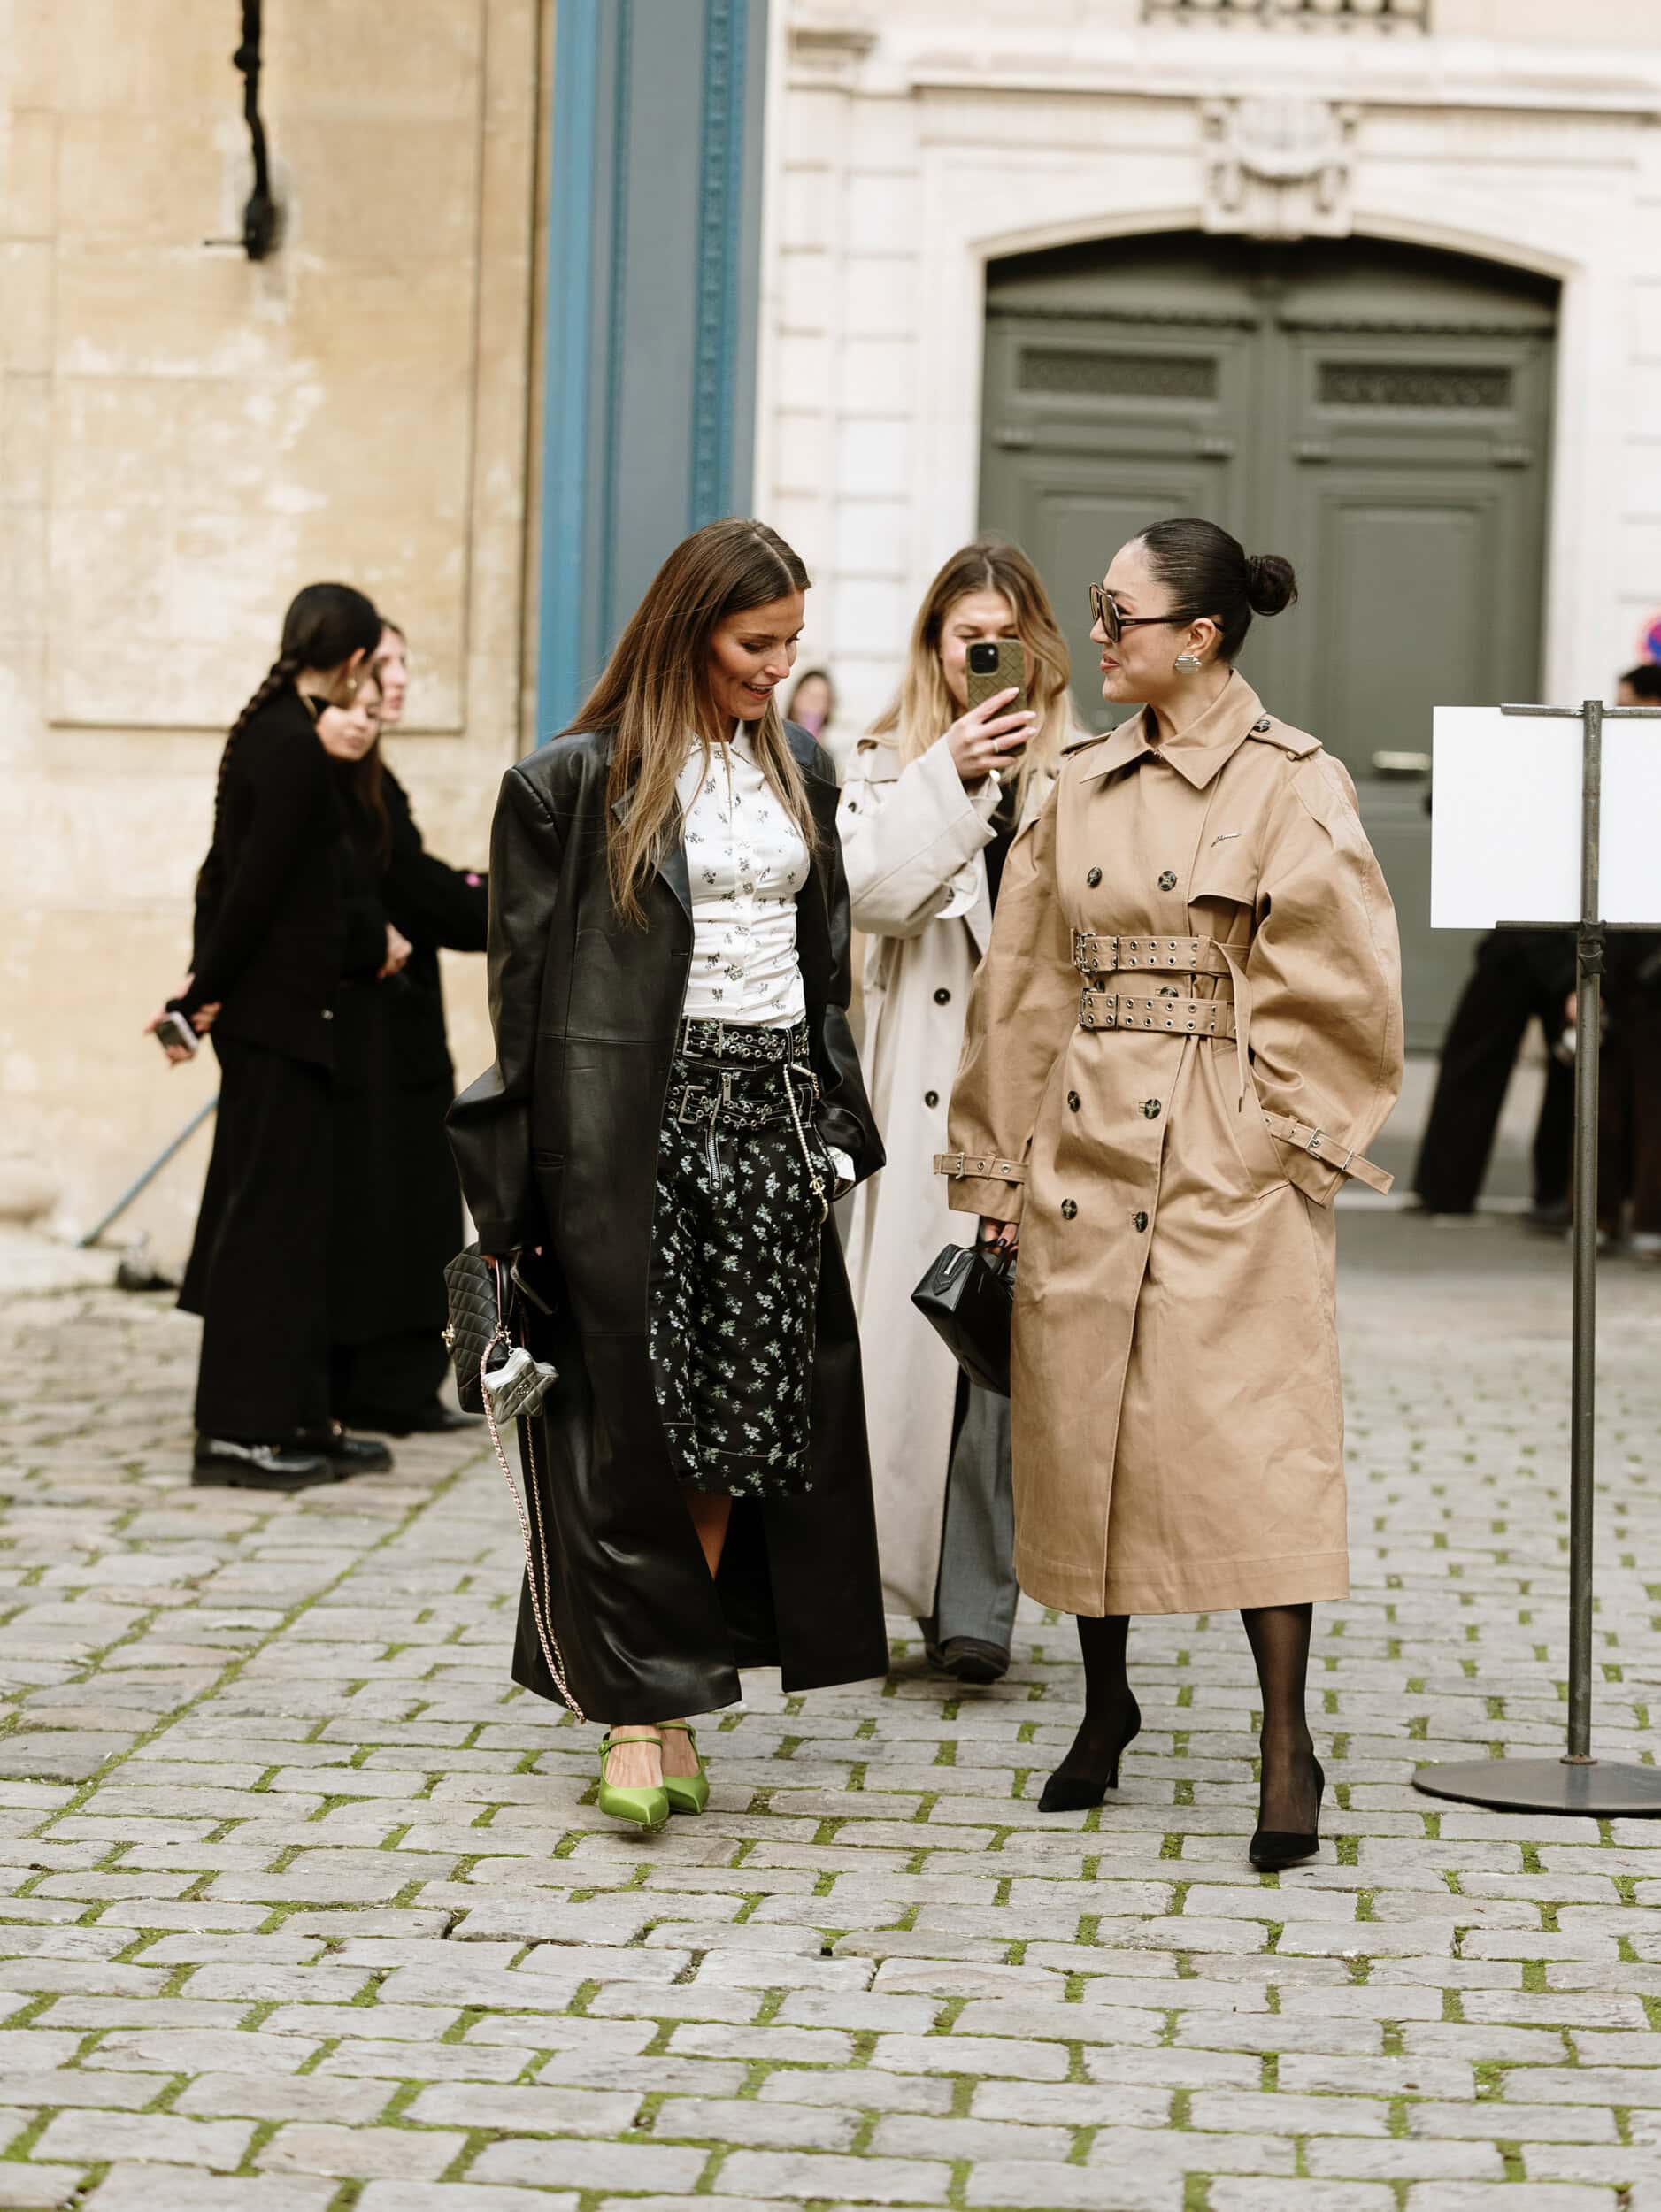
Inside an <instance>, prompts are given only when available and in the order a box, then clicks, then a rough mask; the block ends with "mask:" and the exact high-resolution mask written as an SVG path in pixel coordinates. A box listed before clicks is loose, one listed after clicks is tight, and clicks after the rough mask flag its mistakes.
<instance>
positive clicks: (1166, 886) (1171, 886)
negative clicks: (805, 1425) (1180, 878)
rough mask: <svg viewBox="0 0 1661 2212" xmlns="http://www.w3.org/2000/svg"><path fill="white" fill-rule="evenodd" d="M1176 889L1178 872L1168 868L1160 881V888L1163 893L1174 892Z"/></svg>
mask: <svg viewBox="0 0 1661 2212" xmlns="http://www.w3.org/2000/svg"><path fill="white" fill-rule="evenodd" d="M1176 887H1177V879H1176V871H1175V870H1174V869H1173V868H1167V869H1166V870H1165V873H1164V875H1162V876H1161V877H1160V879H1159V888H1160V889H1161V890H1162V891H1174V890H1175V889H1176Z"/></svg>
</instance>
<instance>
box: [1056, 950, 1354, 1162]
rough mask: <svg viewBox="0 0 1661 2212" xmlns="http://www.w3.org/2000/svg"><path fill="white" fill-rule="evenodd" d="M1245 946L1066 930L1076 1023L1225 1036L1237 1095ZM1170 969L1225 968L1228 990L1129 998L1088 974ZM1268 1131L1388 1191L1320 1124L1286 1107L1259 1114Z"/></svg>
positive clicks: (1243, 1085)
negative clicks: (1076, 976)
mask: <svg viewBox="0 0 1661 2212" xmlns="http://www.w3.org/2000/svg"><path fill="white" fill-rule="evenodd" d="M1244 950H1245V948H1244V947H1243V946H1242V947H1235V946H1233V945H1219V943H1218V941H1217V940H1216V939H1215V938H1214V937H1128V936H1110V935H1104V934H1102V933H1098V932H1096V931H1094V930H1088V929H1075V930H1074V931H1073V966H1074V967H1075V968H1077V970H1078V971H1079V972H1080V975H1081V976H1083V977H1084V978H1085V983H1084V988H1083V989H1082V990H1081V991H1080V994H1079V1026H1080V1029H1090V1030H1107V1029H1135V1030H1142V1031H1146V1030H1154V1031H1158V1032H1168V1033H1170V1034H1171V1035H1173V1036H1179V1037H1221V1038H1228V1037H1232V1038H1233V1039H1234V1046H1235V1051H1236V1054H1237V1056H1238V1058H1239V1062H1240V1097H1241V1099H1242V1101H1243V1100H1244V1098H1245V1096H1246V1094H1247V1091H1248V1089H1249V1087H1250V1082H1251V1062H1250V1045H1249V1042H1248V1032H1249V1030H1250V1025H1251V991H1250V985H1249V984H1248V983H1247V980H1246V973H1245V969H1244V966H1243V964H1242V953H1243V952H1244ZM1170 969H1176V970H1178V971H1180V972H1183V973H1186V974H1188V975H1214V976H1218V977H1219V978H1220V977H1223V976H1227V979H1228V995H1227V997H1224V996H1223V995H1221V994H1220V993H1219V995H1218V996H1217V997H1215V998H1209V999H1201V998H1180V997H1179V996H1178V995H1177V994H1176V992H1175V990H1174V989H1173V987H1172V986H1171V985H1170V984H1165V985H1163V986H1161V988H1160V991H1159V993H1158V995H1157V996H1155V997H1153V998H1131V997H1129V996H1128V995H1127V994H1126V993H1124V992H1118V993H1114V992H1111V991H1103V990H1098V989H1097V988H1096V986H1095V985H1094V984H1093V983H1092V982H1091V980H1090V979H1091V978H1092V977H1093V976H1103V975H1111V974H1113V973H1115V972H1117V973H1119V974H1121V975H1122V974H1126V973H1142V974H1146V973H1150V972H1157V971H1159V970H1170ZM1263 1118H1264V1122H1265V1125H1266V1126H1267V1128H1268V1131H1269V1133H1270V1135H1271V1136H1273V1137H1275V1138H1278V1139H1279V1140H1280V1142H1281V1143H1282V1144H1289V1145H1292V1146H1295V1147H1296V1148H1297V1149H1298V1150H1299V1151H1302V1152H1307V1153H1309V1154H1311V1156H1313V1157H1314V1158H1316V1159H1318V1160H1320V1161H1322V1162H1324V1163H1325V1164H1327V1165H1328V1166H1331V1167H1335V1168H1336V1169H1337V1170H1338V1171H1339V1172H1340V1173H1341V1174H1343V1175H1353V1176H1354V1177H1355V1179H1357V1182H1361V1183H1366V1184H1368V1185H1370V1186H1371V1187H1372V1188H1373V1189H1374V1190H1376V1191H1388V1189H1389V1187H1390V1184H1391V1180H1392V1179H1391V1177H1389V1176H1388V1175H1387V1174H1386V1173H1385V1172H1384V1171H1383V1169H1382V1168H1378V1167H1375V1166H1374V1165H1373V1162H1372V1161H1371V1160H1365V1159H1363V1158H1362V1156H1361V1155H1360V1154H1359V1153H1358V1152H1355V1151H1351V1150H1349V1149H1347V1148H1341V1147H1340V1145H1339V1144H1338V1142H1337V1141H1336V1139H1334V1138H1333V1137H1331V1136H1329V1135H1328V1134H1327V1133H1326V1131H1325V1130H1324V1129H1316V1128H1313V1127H1311V1125H1310V1124H1309V1123H1307V1122H1301V1121H1295V1120H1293V1119H1292V1118H1291V1117H1290V1116H1289V1115H1288V1114H1272V1113H1267V1112H1265V1114H1264V1117H1263Z"/></svg>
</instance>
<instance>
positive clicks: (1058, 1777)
mask: <svg viewBox="0 0 1661 2212" xmlns="http://www.w3.org/2000/svg"><path fill="white" fill-rule="evenodd" d="M1240 1617H1241V1620H1242V1623H1243V1624H1244V1626H1245V1631H1246V1638H1247V1640H1248V1642H1249V1643H1250V1646H1251V1655H1252V1658H1253V1659H1254V1660H1255V1661H1256V1663H1257V1682H1258V1686H1259V1688H1260V1690H1261V1693H1262V1699H1263V1728H1262V1732H1261V1733H1260V1735H1259V1737H1258V1747H1259V1749H1260V1750H1261V1752H1262V1755H1263V1757H1262V1776H1263V1781H1262V1809H1261V1813H1260V1816H1259V1818H1260V1824H1261V1825H1262V1826H1263V1827H1265V1828H1270V1829H1281V1830H1287V1831H1289V1832H1307V1831H1309V1830H1311V1829H1312V1828H1313V1827H1314V1826H1315V1823H1316V1800H1315V1747H1314V1744H1313V1742H1312V1741H1311V1737H1310V1732H1309V1721H1308V1719H1307V1717H1306V1715H1305V1712H1304V1704H1303V1699H1304V1685H1305V1679H1306V1677H1307V1675H1308V1672H1309V1639H1310V1628H1311V1623H1312V1620H1313V1617H1314V1609H1313V1608H1312V1607H1311V1606H1308V1605H1259V1606H1254V1607H1252V1608H1250V1609H1249V1610H1247V1611H1243V1612H1242V1614H1241V1616H1240ZM1129 1629H1130V1619H1129V1617H1128V1616H1127V1614H1123V1613H1110V1614H1108V1615H1107V1616H1106V1617H1105V1618H1103V1619H1101V1620H1086V1619H1084V1618H1082V1617H1080V1621H1079V1649H1080V1654H1081V1655H1082V1657H1083V1660H1084V1718H1083V1720H1082V1721H1081V1722H1080V1724H1079V1732H1078V1734H1077V1735H1076V1736H1075V1737H1074V1738H1073V1745H1072V1747H1071V1749H1070V1750H1069V1751H1068V1753H1067V1755H1066V1757H1065V1759H1064V1760H1063V1761H1062V1762H1061V1764H1060V1765H1059V1766H1058V1767H1057V1769H1056V1771H1055V1775H1054V1777H1053V1779H1054V1780H1055V1781H1056V1782H1057V1783H1059V1784H1063V1785H1078V1786H1085V1785H1093V1786H1096V1787H1098V1788H1099V1787H1101V1786H1103V1785H1104V1784H1106V1783H1107V1781H1108V1778H1109V1776H1110V1774H1111V1770H1112V1768H1113V1766H1114V1764H1115V1763H1116V1761H1117V1759H1118V1756H1119V1752H1120V1751H1121V1750H1122V1749H1123V1747H1124V1746H1125V1745H1126V1744H1127V1743H1128V1742H1129V1740H1131V1738H1132V1737H1133V1736H1134V1734H1135V1733H1136V1731H1137V1729H1138V1728H1139V1727H1140V1726H1141V1724H1142V1715H1141V1713H1140V1712H1139V1711H1138V1710H1137V1706H1136V1700H1135V1698H1134V1695H1133V1694H1132V1692H1131V1687H1130V1682H1129V1679H1128V1678H1127V1674H1126V1671H1125V1646H1126V1639H1127V1634H1128V1632H1129Z"/></svg>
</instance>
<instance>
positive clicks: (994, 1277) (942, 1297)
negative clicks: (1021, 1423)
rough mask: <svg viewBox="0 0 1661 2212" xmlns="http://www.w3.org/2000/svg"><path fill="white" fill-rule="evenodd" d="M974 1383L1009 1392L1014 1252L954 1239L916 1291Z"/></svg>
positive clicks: (921, 1307) (914, 1299)
mask: <svg viewBox="0 0 1661 2212" xmlns="http://www.w3.org/2000/svg"><path fill="white" fill-rule="evenodd" d="M911 1303H912V1304H913V1305H914V1306H915V1307H916V1308H917V1310H918V1311H919V1313H923V1314H927V1317H928V1318H929V1320H930V1321H932V1322H933V1324H934V1327H935V1329H936V1330H937V1331H938V1333H939V1334H940V1336H941V1338H942V1340H943V1342H944V1344H945V1346H946V1348H947V1350H948V1351H949V1352H950V1354H951V1356H952V1357H953V1358H954V1359H955V1360H956V1361H957V1364H958V1366H959V1367H961V1368H962V1370H963V1371H964V1373H965V1375H967V1377H968V1378H969V1379H970V1381H971V1382H972V1383H978V1384H979V1385H980V1387H981V1389H982V1390H996V1393H997V1394H998V1395H999V1397H1001V1398H1007V1397H1008V1396H1009V1394H1010V1324H1011V1317H1012V1316H1013V1314H1014V1310H1015V1255H1014V1253H1013V1252H1000V1251H998V1250H997V1249H996V1248H995V1247H994V1246H992V1245H990V1244H949V1245H948V1246H947V1247H946V1248H945V1250H944V1251H943V1252H942V1254H941V1256H940V1257H939V1258H938V1259H937V1260H936V1261H935V1262H934V1265H933V1266H932V1267H931V1268H930V1269H929V1271H928V1272H927V1275H925V1276H924V1278H923V1279H922V1281H921V1282H920V1283H919V1285H918V1286H917V1288H916V1289H915V1290H914V1291H913V1292H912V1293H911Z"/></svg>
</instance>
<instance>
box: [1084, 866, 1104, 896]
mask: <svg viewBox="0 0 1661 2212" xmlns="http://www.w3.org/2000/svg"><path fill="white" fill-rule="evenodd" d="M1084 880H1085V881H1086V882H1087V883H1088V885H1089V887H1090V888H1091V890H1092V891H1094V890H1095V888H1096V885H1097V884H1098V883H1100V881H1101V880H1102V871H1101V870H1100V869H1099V868H1092V869H1091V871H1090V872H1089V874H1088V876H1086V878H1085V879H1084Z"/></svg>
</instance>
